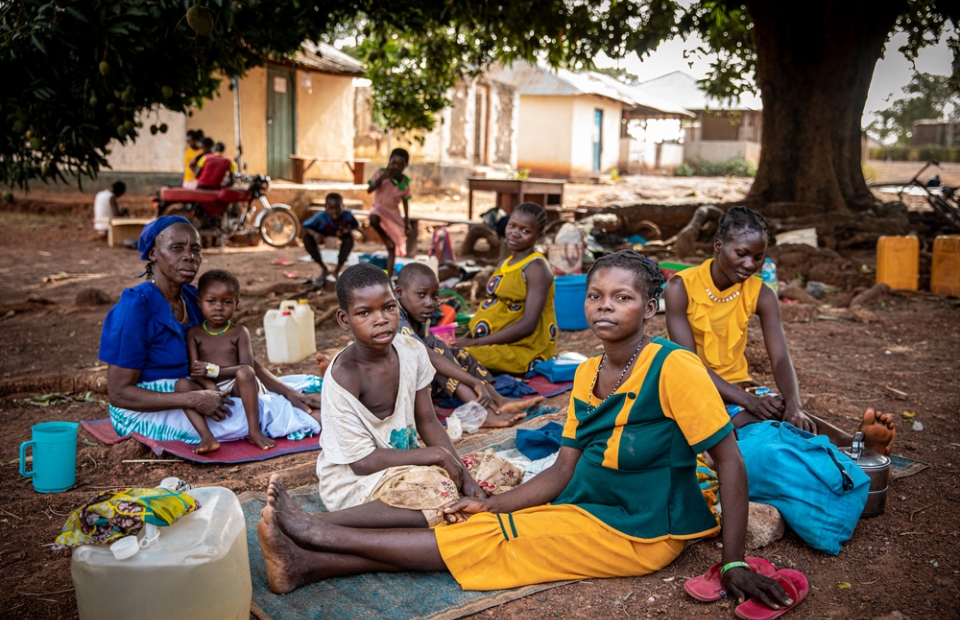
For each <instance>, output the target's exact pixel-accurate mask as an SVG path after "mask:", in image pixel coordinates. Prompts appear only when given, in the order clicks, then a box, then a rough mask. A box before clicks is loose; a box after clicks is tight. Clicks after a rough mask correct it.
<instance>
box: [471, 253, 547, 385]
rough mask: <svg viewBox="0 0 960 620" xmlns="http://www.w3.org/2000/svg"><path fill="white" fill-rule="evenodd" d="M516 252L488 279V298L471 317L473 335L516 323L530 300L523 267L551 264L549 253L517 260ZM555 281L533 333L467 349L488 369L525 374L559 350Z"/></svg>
mask: <svg viewBox="0 0 960 620" xmlns="http://www.w3.org/2000/svg"><path fill="white" fill-rule="evenodd" d="M512 259H513V256H510V257H508V258H507V259H506V260H504V261H503V262H502V263H501V264H500V266H499V267H497V270H496V271H494V272H493V275H492V276H491V277H490V279H489V280H488V281H487V298H486V299H485V300H483V302H481V303H480V307H479V308H477V313H476V314H474V315H473V319H471V320H470V335H471V336H472V337H474V338H480V337H483V336H488V335H490V334H493V333H495V332H498V331H500V330H502V329H503V328H505V327H508V326H509V325H513V324H514V323H516V322H517V321H519V320H520V319H521V318H523V312H524V308H525V307H526V302H527V278H526V276H525V275H524V271H525V270H526V268H527V266H528V265H530V264H531V263H533V261H536V260H542V261H543V262H544V265H546V267H547V269H549V268H550V266H549V263H547V259H546V257H544V255H543V254H540V253H539V252H533V253H531V254H530V256H528V257H526V258H524V259H523V260H521V261H518V262H516V263H511V260H512ZM553 290H554V285H553V282H551V283H550V288H549V289H548V291H547V299H546V303H544V306H543V313H542V314H541V315H540V319H539V321H538V322H537V327H536V329H534V330H533V333H532V334H530V335H529V336H527V337H525V338H521V339H520V340H518V341H516V342H511V343H509V344H492V345H484V346H475V347H467V351H468V352H469V353H470V354H471V355H472V356H473V357H475V358H476V360H477V361H478V362H480V364H482V365H483V366H484V367H485V368H486V369H487V370H492V371H494V372H509V373H513V374H525V373H527V372H530V371H531V370H532V369H533V367H534V365H536V364H537V363H538V362H542V361H545V360H548V359H550V358H551V357H553V356H555V355H556V354H557V317H556V313H555V311H554V308H553Z"/></svg>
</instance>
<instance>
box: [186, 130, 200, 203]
mask: <svg viewBox="0 0 960 620" xmlns="http://www.w3.org/2000/svg"><path fill="white" fill-rule="evenodd" d="M202 140H203V132H202V131H200V130H199V129H197V130H193V129H191V130H190V131H188V132H187V150H186V151H184V153H183V183H182V185H183V187H184V188H185V189H196V188H197V175H196V173H195V172H194V171H193V169H192V168H190V164H192V163H193V160H194V159H196V158H197V157H199V156H200V155H202V154H203V149H202V148H201V145H200V142H201V141H202Z"/></svg>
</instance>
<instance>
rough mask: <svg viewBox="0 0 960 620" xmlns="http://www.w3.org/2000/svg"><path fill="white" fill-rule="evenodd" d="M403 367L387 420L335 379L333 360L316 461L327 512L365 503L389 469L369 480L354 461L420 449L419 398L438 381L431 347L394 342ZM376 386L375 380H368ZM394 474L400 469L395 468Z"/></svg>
mask: <svg viewBox="0 0 960 620" xmlns="http://www.w3.org/2000/svg"><path fill="white" fill-rule="evenodd" d="M393 348H394V349H395V350H396V352H397V357H398V358H399V366H400V387H399V390H398V392H397V401H396V404H395V405H394V410H393V413H392V414H391V415H389V416H388V417H387V418H386V419H383V420H381V419H380V418H378V417H377V416H375V415H373V414H372V413H371V412H370V410H369V409H367V408H366V407H365V406H364V405H363V404H362V403H361V402H360V401H359V400H358V399H357V398H356V397H355V396H354V395H353V394H351V393H350V392H348V391H347V390H346V389H344V388H343V387H342V386H340V385H339V384H337V382H336V381H335V380H334V378H333V372H332V370H333V367H334V366H335V365H336V363H337V357H339V356H340V353H342V351H341V352H340V353H338V354H337V357H334V359H333V361H332V362H331V363H330V367H329V368H328V369H327V372H326V374H325V375H324V377H323V392H322V393H321V408H320V417H321V426H322V428H323V431H322V435H321V445H322V446H323V450H322V451H321V452H320V457H319V458H318V459H317V478H319V479H320V499H321V500H323V503H324V505H325V506H326V507H327V510H330V511H333V510H341V509H343V508H350V507H351V506H358V505H360V504H363V503H365V502H366V501H367V500H368V498H369V497H370V495H371V494H372V493H373V492H374V491H375V490H376V488H377V486H378V485H379V483H380V480H381V478H382V477H383V475H384V473H386V471H387V470H384V471H378V472H374V473H372V474H369V475H366V476H358V475H357V474H355V473H353V470H352V469H351V468H350V463H355V462H357V461H359V460H360V459H362V458H364V457H365V456H368V455H369V454H370V453H372V452H373V451H374V450H376V449H377V448H387V449H390V448H393V449H401V450H404V449H408V448H416V447H418V445H419V444H418V443H417V423H416V419H415V417H414V402H415V401H416V394H417V391H418V390H421V389H423V388H425V387H427V386H429V385H430V382H431V381H433V375H434V372H435V371H434V369H433V365H432V364H431V363H430V358H429V356H428V355H427V349H426V347H424V346H423V344H421V343H420V342H419V341H418V340H416V339H415V338H411V337H409V336H401V335H400V334H397V336H396V337H395V338H394V339H393ZM363 380H364V382H365V383H367V382H369V383H372V384H376V378H375V377H363ZM390 471H391V473H395V472H397V471H398V470H397V468H396V467H393V468H390Z"/></svg>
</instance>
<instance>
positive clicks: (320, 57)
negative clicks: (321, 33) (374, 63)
mask: <svg viewBox="0 0 960 620" xmlns="http://www.w3.org/2000/svg"><path fill="white" fill-rule="evenodd" d="M295 62H296V64H297V66H299V67H302V68H304V69H312V70H314V71H320V72H322V73H333V74H337V75H353V76H361V75H363V70H364V66H363V63H362V62H360V61H359V60H357V59H356V58H354V57H353V56H350V55H349V54H345V53H343V52H341V51H340V50H338V49H337V48H335V47H334V46H332V45H329V44H327V43H312V42H310V41H304V42H303V43H302V44H301V48H300V50H299V51H298V52H297V54H296V57H295Z"/></svg>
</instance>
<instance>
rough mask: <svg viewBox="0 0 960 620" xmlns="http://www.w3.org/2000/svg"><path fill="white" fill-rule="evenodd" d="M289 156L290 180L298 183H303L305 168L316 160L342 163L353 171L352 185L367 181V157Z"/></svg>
mask: <svg viewBox="0 0 960 620" xmlns="http://www.w3.org/2000/svg"><path fill="white" fill-rule="evenodd" d="M289 157H290V159H291V160H292V162H293V171H292V172H291V173H290V175H291V176H292V177H293V178H292V179H290V180H291V181H293V182H294V183H297V184H298V185H301V184H303V176H304V175H305V174H306V173H307V170H309V169H310V168H311V167H313V165H314V164H315V163H317V162H334V163H340V164H343V165H345V166H346V167H347V168H349V169H350V172H352V173H353V184H354V185H365V184H366V182H367V179H366V170H367V168H366V167H367V164H369V163H370V160H369V159H347V158H344V157H307V156H305V155H289ZM308 162H309V163H308Z"/></svg>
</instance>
